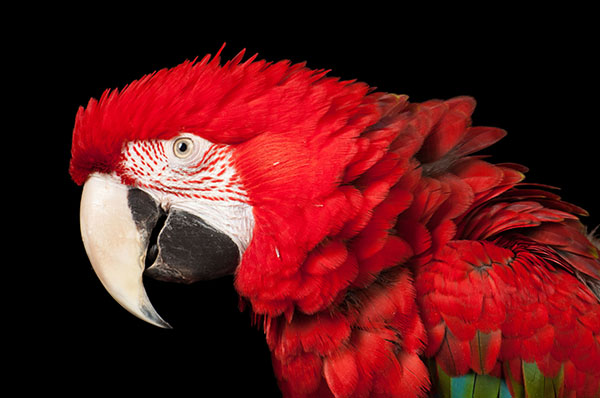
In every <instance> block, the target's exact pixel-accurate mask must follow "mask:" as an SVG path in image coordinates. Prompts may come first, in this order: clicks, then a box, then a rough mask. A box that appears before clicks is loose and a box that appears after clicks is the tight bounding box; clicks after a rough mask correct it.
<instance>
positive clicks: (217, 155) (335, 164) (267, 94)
mask: <svg viewBox="0 0 600 398" xmlns="http://www.w3.org/2000/svg"><path fill="white" fill-rule="evenodd" d="M243 55H244V54H243V51H242V52H241V53H240V54H238V55H237V56H236V57H234V58H233V59H232V60H231V61H228V62H226V63H225V64H223V65H222V64H221V62H220V59H219V54H217V56H216V57H214V58H212V59H211V56H210V55H207V56H206V57H204V58H203V59H201V60H199V61H186V62H184V63H182V64H180V65H178V66H176V67H174V68H171V69H163V70H159V71H157V72H155V73H152V74H150V75H146V76H144V77H142V78H141V79H139V80H137V81H134V82H132V83H131V84H129V85H127V86H126V87H125V88H123V89H122V90H107V91H105V92H104V93H103V95H102V96H101V98H100V99H99V100H96V99H91V100H90V101H89V103H88V104H87V106H86V107H81V108H80V109H79V111H78V112H77V116H76V121H75V127H74V131H73V141H72V150H71V162H70V169H69V171H70V174H71V176H72V178H73V180H74V181H75V182H76V183H77V184H79V185H83V190H82V198H81V208H80V224H81V234H82V238H83V243H84V246H85V250H86V252H87V254H88V257H89V260H90V262H91V264H92V266H93V269H94V270H95V272H96V274H97V275H98V277H99V279H100V280H101V282H102V284H103V285H104V286H105V288H106V289H107V290H108V292H109V293H110V294H111V295H112V296H113V298H114V299H115V300H116V301H118V302H119V303H120V304H121V305H122V306H123V307H124V308H125V309H127V310H128V311H130V312H131V313H133V314H134V315H136V316H137V317H139V318H141V319H143V320H145V321H147V322H149V323H151V324H154V325H157V326H160V327H169V325H168V323H167V322H165V321H164V320H163V319H161V317H160V316H159V315H158V314H157V313H156V311H155V310H154V308H153V307H152V304H151V303H150V300H149V298H148V296H147V295H146V292H145V290H144V286H143V277H144V276H146V277H151V278H155V279H159V280H163V281H169V282H181V283H193V282H196V281H201V280H208V279H214V278H218V277H221V276H224V275H235V279H234V280H235V287H236V290H237V291H238V293H239V294H240V295H241V296H242V297H243V298H244V299H246V300H247V301H249V302H250V303H251V305H252V310H253V311H254V312H255V313H258V314H265V315H269V316H277V315H281V314H284V313H285V314H288V315H289V314H291V313H293V312H294V311H295V310H298V309H299V310H301V311H302V312H304V313H308V314H310V313H315V312H317V311H319V310H321V309H323V308H326V307H327V306H328V305H330V304H331V303H332V302H333V301H334V300H335V299H336V297H338V296H339V295H340V294H341V292H342V291H343V289H344V288H346V287H347V285H348V283H349V282H348V281H350V280H352V279H354V278H355V276H356V272H357V266H356V258H355V257H354V256H352V255H349V252H348V250H347V249H346V246H345V244H344V243H343V242H344V240H343V239H346V238H348V237H351V236H352V234H353V231H356V230H358V229H359V226H358V225H359V224H360V221H357V222H355V223H352V222H350V221H351V220H355V219H356V218H357V215H358V214H359V211H360V210H361V204H360V203H361V200H360V199H363V197H366V196H367V195H366V194H363V195H362V196H361V193H360V192H361V191H360V189H359V188H357V187H360V185H361V182H360V173H361V170H360V169H361V167H360V166H356V165H355V167H352V165H351V164H352V162H353V160H355V157H356V156H357V153H363V154H364V152H365V151H364V150H363V149H364V148H361V145H363V144H364V142H362V141H361V140H360V139H357V138H358V137H359V135H360V134H364V132H365V130H366V129H367V127H369V126H371V125H373V124H374V122H376V121H377V120H379V119H380V118H381V116H382V115H381V112H380V108H381V107H380V106H378V104H379V103H381V102H382V101H383V102H385V101H389V99H386V98H387V97H386V98H382V96H381V95H378V94H376V93H371V91H372V90H371V89H370V88H369V87H368V86H367V85H365V84H362V83H356V82H353V81H340V80H339V79H336V78H332V77H328V76H326V73H327V72H326V71H323V70H311V69H308V68H306V67H305V65H304V64H292V63H290V62H289V61H282V62H277V63H268V62H265V61H258V60H256V56H254V57H251V58H249V59H247V60H245V61H244V60H243ZM394 98H395V97H394ZM373 151H374V152H373V154H372V159H375V155H376V148H374V149H373ZM361 156H362V157H363V158H364V155H361ZM365 162H367V163H368V160H365ZM363 163H364V162H363ZM362 168H363V169H364V168H366V166H365V167H362ZM350 182H352V184H350ZM378 189H379V191H377V190H378ZM372 191H373V193H372V195H373V196H374V197H376V196H377V195H381V188H377V187H372ZM363 224H364V223H363ZM317 257H319V258H322V257H326V258H327V261H316V260H315V258H317ZM332 270H336V272H333V273H330V272H329V271H332ZM337 271H339V272H337ZM324 278H327V281H328V282H327V284H324V283H323V280H324ZM325 285H326V288H325V287H324V286H325Z"/></svg>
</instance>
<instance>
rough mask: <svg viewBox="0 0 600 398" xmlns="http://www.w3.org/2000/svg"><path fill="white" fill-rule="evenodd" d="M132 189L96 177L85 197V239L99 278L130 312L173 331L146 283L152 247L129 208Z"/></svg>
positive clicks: (87, 185) (107, 177)
mask: <svg viewBox="0 0 600 398" xmlns="http://www.w3.org/2000/svg"><path fill="white" fill-rule="evenodd" d="M128 190H129V188H128V187H127V186H125V185H123V184H121V183H120V181H119V180H118V179H117V178H115V177H112V176H110V175H106V174H98V173H96V174H92V175H91V176H90V177H89V178H88V180H87V181H86V183H85V184H84V187H83V193H82V196H81V209H80V223H81V236H82V238H83V244H84V246H85V250H86V252H87V255H88V257H89V259H90V262H91V263H92V267H93V268H94V271H95V272H96V274H97V275H98V278H99V279H100V281H101V282H102V284H103V285H104V287H105V288H106V290H107V291H108V292H109V293H110V295H111V296H112V297H113V298H114V299H115V300H116V301H117V302H118V303H119V304H121V305H122V306H123V307H124V308H125V309H126V310H128V311H129V312H131V313H132V314H133V315H135V316H137V317H138V318H140V319H142V320H144V321H146V322H148V323H151V324H153V325H156V326H159V327H162V328H170V327H171V326H170V325H169V324H168V323H167V322H165V321H164V320H163V319H162V318H161V317H160V315H158V313H157V312H156V310H155V309H154V307H152V304H151V303H150V300H149V299H148V296H147V294H146V290H145V289H144V285H143V282H142V274H143V272H144V261H145V259H146V250H147V246H148V240H149V237H148V233H147V231H143V230H142V231H140V230H139V229H138V227H137V226H136V223H135V221H134V219H133V216H132V212H131V209H130V208H129V206H128V196H127V194H128Z"/></svg>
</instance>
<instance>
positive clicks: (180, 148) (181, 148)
mask: <svg viewBox="0 0 600 398" xmlns="http://www.w3.org/2000/svg"><path fill="white" fill-rule="evenodd" d="M187 149H188V145H187V144H186V143H185V142H184V141H182V142H180V143H179V144H177V150H178V151H179V152H181V153H184V152H187Z"/></svg>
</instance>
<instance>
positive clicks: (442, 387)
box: [435, 363, 452, 398]
mask: <svg viewBox="0 0 600 398" xmlns="http://www.w3.org/2000/svg"><path fill="white" fill-rule="evenodd" d="M435 365H436V371H437V381H438V383H437V384H438V388H439V391H440V392H441V393H442V397H444V398H452V392H451V391H450V385H451V381H450V376H448V374H447V373H446V372H444V371H443V370H442V368H441V367H440V365H438V364H437V363H436V364H435Z"/></svg>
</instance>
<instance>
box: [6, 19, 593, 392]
mask: <svg viewBox="0 0 600 398" xmlns="http://www.w3.org/2000/svg"><path fill="white" fill-rule="evenodd" d="M67 11H68V10H63V12H67ZM230 11H231V10H230ZM430 11H431V10H430ZM498 11H499V10H488V11H483V10H474V11H469V12H474V14H471V15H468V14H467V11H465V13H464V15H463V18H460V19H456V17H454V16H452V17H451V16H450V15H449V14H446V12H445V11H442V12H441V13H440V14H439V15H438V17H437V18H436V19H433V18H429V16H428V15H429V14H428V13H423V12H421V13H419V14H412V13H411V12H408V11H405V12H400V11H395V12H394V13H393V15H391V16H389V17H390V18H389V19H386V20H385V21H383V20H381V18H382V17H385V15H381V14H387V13H392V11H391V10H378V12H379V15H375V16H367V15H362V11H361V10H353V13H354V16H353V17H352V18H350V19H348V18H347V17H342V16H340V15H332V16H328V17H326V18H319V17H317V15H319V14H320V10H317V9H314V10H311V12H309V13H307V14H306V15H305V14H302V20H300V21H299V22H291V21H289V20H288V19H289V18H290V17H291V16H293V15H295V10H292V11H288V12H286V13H284V14H283V15H274V16H272V17H268V18H265V20H264V21H263V20H261V21H259V20H256V19H254V17H251V16H250V15H249V14H248V15H245V14H244V12H246V11H244V12H241V11H240V12H239V13H238V14H239V15H238V16H240V15H241V16H242V17H245V19H246V21H245V22H242V21H239V20H232V19H230V17H229V14H227V13H219V14H211V13H208V12H203V11H197V12H196V14H194V15H192V18H189V17H190V15H186V14H188V13H187V12H186V11H185V10H183V11H181V12H180V13H178V14H176V15H168V16H167V15H165V16H164V18H160V17H159V18H155V19H153V20H151V21H150V20H148V21H146V22H144V23H139V24H138V23H134V21H139V20H140V19H142V18H141V17H140V16H139V15H137V14H136V13H135V12H133V13H132V14H126V15H124V14H122V11H121V10H115V11H114V12H109V13H107V14H106V15H104V14H103V15H104V16H103V18H102V19H99V20H93V19H92V18H90V17H89V14H94V13H95V10H93V9H90V10H88V11H86V12H85V13H84V14H85V15H77V14H75V15H73V16H72V17H70V18H65V21H64V22H63V21H62V20H57V19H54V18H47V19H46V18H42V20H43V22H38V21H31V20H26V21H23V24H22V25H21V26H20V27H19V30H20V32H21V34H25V33H28V34H31V35H32V36H30V37H29V38H28V39H27V40H26V41H24V42H23V44H16V43H14V42H11V45H12V46H13V47H14V48H11V50H12V49H14V50H17V51H15V53H14V54H15V55H14V56H12V57H11V58H10V61H8V62H7V64H8V66H9V67H10V68H11V71H14V73H12V72H11V73H10V74H7V75H6V78H5V80H6V82H7V83H16V85H17V93H18V94H17V95H16V96H15V97H14V99H13V101H12V104H11V107H14V112H13V111H12V110H10V111H9V112H7V113H10V114H11V115H10V116H11V117H16V118H17V125H18V129H17V130H16V131H17V132H18V134H14V135H13V136H14V137H16V141H15V142H14V143H10V144H8V145H7V146H8V148H6V150H10V151H11V152H13V153H15V154H16V155H17V159H18V161H16V162H13V163H12V164H13V166H12V167H13V170H14V171H15V173H13V175H14V176H16V177H17V178H16V179H17V181H16V183H20V184H23V183H24V185H25V186H24V187H23V189H22V190H20V192H22V193H21V195H18V196H16V197H13V196H8V198H9V204H8V205H6V206H5V211H6V212H7V213H9V215H10V216H17V217H18V218H17V219H16V221H12V222H11V225H12V226H13V227H14V231H15V232H14V233H13V234H12V235H13V236H12V238H14V239H15V245H14V246H12V243H11V245H9V246H10V247H8V249H13V250H14V248H17V247H18V252H19V254H20V256H19V257H18V258H19V260H18V261H14V260H13V261H10V260H8V261H5V263H7V264H9V262H10V264H11V266H10V267H9V268H10V269H11V270H14V271H13V272H15V275H14V276H10V277H5V278H4V279H3V281H4V283H5V285H6V289H5V291H9V288H12V289H11V290H16V293H13V294H11V295H10V297H9V298H8V299H7V300H6V301H5V308H6V310H7V315H6V317H5V318H6V319H5V320H4V321H3V322H4V325H5V326H4V328H5V329H8V330H10V331H13V332H15V333H14V335H15V337H14V338H12V337H11V338H10V339H8V340H7V342H8V346H14V348H15V349H16V350H17V351H16V355H11V356H10V357H9V358H10V359H9V361H10V363H11V366H10V371H9V374H8V378H7V379H8V381H11V380H12V381H18V385H19V388H21V389H22V390H23V391H30V390H32V389H42V390H44V391H47V392H50V391H52V392H54V391H56V392H81V393H88V392H90V391H97V390H105V391H109V392H110V391H113V392H117V391H123V390H130V391H132V392H136V393H141V392H156V391H157V390H162V391H165V392H167V393H169V394H170V395H171V396H179V395H183V392H184V391H190V392H192V393H194V394H195V395H200V396H202V395H204V396H234V395H236V394H237V395H239V394H240V393H243V394H244V395H246V396H253V395H256V396H261V397H267V396H275V397H276V396H279V395H278V394H279V393H278V389H277V386H276V382H275V379H274V377H273V375H272V369H271V364H270V357H269V352H268V348H267V346H266V343H265V342H264V336H263V332H262V331H261V330H260V329H259V328H257V327H254V326H251V318H250V315H249V314H248V312H240V311H239V310H238V308H237V306H238V298H237V296H236V294H235V291H234V290H233V287H232V279H231V278H224V279H221V280H217V281H213V282H207V283H201V284H196V285H192V286H179V285H165V284H161V283H157V282H153V281H148V283H147V284H146V286H147V290H148V293H149V296H150V299H151V301H152V302H153V304H154V306H155V307H156V309H157V310H158V312H159V313H160V314H161V315H162V316H163V317H164V318H165V319H166V320H167V321H168V322H170V323H171V325H173V326H174V329H173V330H162V329H158V328H156V327H153V326H150V325H147V324H145V323H143V322H142V321H140V320H138V319H137V318H135V317H134V316H132V315H130V314H129V313H127V312H126V311H125V310H123V309H122V308H121V307H120V306H119V305H118V304H117V303H116V302H115V301H114V300H113V299H112V298H111V297H110V296H109V295H108V294H107V293H106V292H105V290H104V289H103V287H102V286H101V284H100V282H99V281H98V280H97V278H96V277H95V275H94V273H93V270H92V268H91V266H90V265H89V262H88V260H87V258H86V255H85V252H84V249H83V245H82V243H81V238H80V234H79V220H78V211H79V197H80V193H81V188H80V187H78V186H76V185H75V184H74V183H72V181H70V177H69V175H68V162H69V156H70V152H69V151H70V144H71V141H70V140H71V132H72V128H73V122H74V117H75V113H76V111H77V108H78V107H79V106H80V105H85V104H86V103H87V101H88V99H89V98H90V97H96V98H98V97H99V96H100V95H101V93H102V92H103V91H104V89H105V88H114V87H123V86H124V85H125V84H127V83H128V82H130V81H131V80H134V79H137V78H139V77H141V76H142V75H144V74H147V73H150V72H152V71H154V70H156V69H159V68H163V67H172V66H175V65H177V64H179V63H180V62H182V61H184V60H186V59H193V58H196V57H200V58H201V57H202V56H203V55H204V54H206V53H212V54H214V53H215V52H216V51H217V50H218V49H219V48H220V46H221V45H222V44H223V42H227V46H226V47H225V49H224V51H223V53H222V58H223V59H229V58H231V57H233V56H234V55H235V54H237V53H238V52H239V51H240V50H242V49H243V48H246V49H247V53H246V54H247V57H248V56H250V55H253V54H254V53H257V52H258V53H259V58H264V59H267V60H271V61H277V60H280V59H290V60H292V61H293V62H302V61H307V66H308V67H311V68H315V69H321V68H322V69H331V72H330V75H331V76H339V77H341V78H342V79H357V80H360V81H364V82H367V83H368V84H370V85H372V86H376V87H378V88H379V89H380V90H383V91H389V92H395V93H402V94H408V95H409V96H410V98H411V100H412V101H417V102H418V101H423V100H427V99H430V98H442V99H445V98H449V97H452V96H456V95H471V96H474V97H475V98H476V99H477V101H478V107H477V109H476V111H475V114H474V116H473V119H474V124H476V125H490V126H497V127H502V128H504V129H506V130H508V132H509V135H508V136H507V137H506V138H505V139H504V140H502V141H501V142H500V143H498V144H497V145H495V146H494V147H493V148H489V149H488V150H485V153H487V154H491V155H492V161H496V162H517V163H521V164H524V165H526V166H528V167H529V168H530V169H531V171H530V172H529V173H528V177H527V180H528V181H531V182H540V183H546V184H551V185H554V186H558V187H561V188H562V190H561V192H560V194H561V196H562V197H563V198H564V199H566V200H568V201H570V202H573V203H575V204H577V205H579V206H582V207H584V208H586V209H587V210H588V211H590V213H591V216H590V217H588V218H587V219H586V220H585V222H586V223H587V224H588V225H591V226H595V225H597V224H600V204H599V200H598V193H597V189H598V187H597V185H598V183H597V181H598V165H597V163H598V162H597V160H596V158H597V156H598V144H597V136H598V127H597V115H598V111H597V108H598V105H597V102H598V101H597V97H596V96H595V92H597V90H598V80H597V71H598V61H597V60H596V59H595V57H594V56H593V55H594V52H597V37H594V36H592V29H591V26H590V25H589V24H588V23H587V21H586V20H585V15H586V12H585V10H575V11H572V10H571V11H570V12H565V11H564V10H547V9H545V10H543V11H540V10H534V11H531V12H529V13H524V12H523V11H524V10H521V9H519V10H514V12H513V11H509V12H507V13H502V15H501V16H500V17H498V18H497V20H494V18H493V17H494V16H498ZM231 12H233V11H231ZM248 12H250V11H248ZM185 16H187V17H188V18H184V17H185ZM167 22H168V23H167ZM573 23H574V25H573ZM11 109H12V108H11ZM24 166H29V168H25V167H24ZM10 251H12V250H10ZM13 311H14V313H13ZM8 314H10V315H8ZM215 389H216V391H218V393H211V392H210V391H215Z"/></svg>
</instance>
